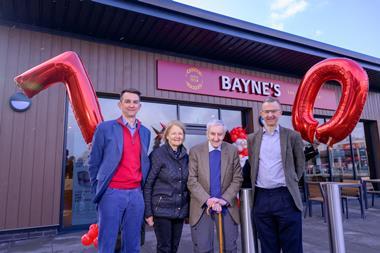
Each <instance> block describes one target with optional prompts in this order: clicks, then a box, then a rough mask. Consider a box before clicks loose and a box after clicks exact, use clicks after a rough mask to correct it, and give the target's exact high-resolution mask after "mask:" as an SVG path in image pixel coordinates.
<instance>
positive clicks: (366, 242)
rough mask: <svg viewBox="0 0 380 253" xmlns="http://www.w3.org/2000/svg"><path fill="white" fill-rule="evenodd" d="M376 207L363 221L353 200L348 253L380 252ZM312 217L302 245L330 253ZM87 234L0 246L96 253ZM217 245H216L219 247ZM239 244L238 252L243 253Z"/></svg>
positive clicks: (150, 248)
mask: <svg viewBox="0 0 380 253" xmlns="http://www.w3.org/2000/svg"><path fill="white" fill-rule="evenodd" d="M377 202H378V203H376V206H375V207H374V208H369V209H368V210H366V219H364V220H363V219H361V218H360V209H359V208H358V205H357V204H356V202H355V201H354V200H351V201H350V202H349V208H350V217H349V219H348V220H347V219H345V218H344V220H343V227H344V237H345V244H346V252H347V253H357V252H363V253H378V252H380V200H379V199H378V200H377ZM313 211H314V212H313V217H307V218H306V219H304V222H303V245H304V252H305V253H324V252H326V253H328V252H330V251H329V243H328V230H327V224H326V223H324V221H323V218H322V217H321V211H320V207H319V206H318V205H315V206H314V208H313ZM83 233H84V231H80V232H74V233H69V234H60V235H57V236H55V237H47V238H39V239H31V240H22V241H17V242H11V243H2V244H0V252H12V253H16V252H20V253H21V252H33V253H37V252H38V253H43V252H49V253H50V252H57V253H58V252H96V250H95V249H94V248H93V247H91V248H86V247H84V246H82V245H81V243H80V237H81V235H82V234H83ZM216 245H217V244H216ZM155 246H156V240H155V235H154V232H153V231H152V230H151V229H149V230H148V231H147V233H146V243H145V245H144V246H143V248H142V250H141V252H142V253H152V252H155ZM240 248H241V247H240V241H239V252H240ZM190 252H192V243H191V236H190V229H189V226H188V225H185V227H184V230H183V235H182V239H181V244H180V247H179V253H190Z"/></svg>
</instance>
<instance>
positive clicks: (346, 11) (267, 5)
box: [176, 0, 380, 58]
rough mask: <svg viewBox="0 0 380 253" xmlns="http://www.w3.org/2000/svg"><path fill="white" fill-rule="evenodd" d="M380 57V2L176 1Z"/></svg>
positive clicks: (288, 0)
mask: <svg viewBox="0 0 380 253" xmlns="http://www.w3.org/2000/svg"><path fill="white" fill-rule="evenodd" d="M176 2H180V3H183V4H187V5H191V6H194V7H197V8H200V9H204V10H207V11H211V12H215V13H219V14H223V15H226V16H229V17H233V18H237V19H241V20H245V21H248V22H250V23H254V24H258V25H262V26H265V27H269V28H273V29H276V30H280V31H283V32H287V33H290V34H294V35H298V36H302V37H305V38H308V39H312V40H316V41H320V42H324V43H327V44H330V45H333V46H337V47H341V48H344V49H348V50H351V51H354V52H358V53H362V54H366V55H369V56H373V57H377V58H380V0H176Z"/></svg>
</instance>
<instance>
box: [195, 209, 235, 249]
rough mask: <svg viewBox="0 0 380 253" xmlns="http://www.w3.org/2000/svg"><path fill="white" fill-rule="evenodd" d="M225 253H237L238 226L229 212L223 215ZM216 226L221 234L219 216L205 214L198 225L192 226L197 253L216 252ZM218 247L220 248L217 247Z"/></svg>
mask: <svg viewBox="0 0 380 253" xmlns="http://www.w3.org/2000/svg"><path fill="white" fill-rule="evenodd" d="M222 221H223V242H224V252H229V253H230V252H231V253H235V252H237V243H236V241H237V239H238V234H239V229H238V224H236V223H235V221H234V220H233V219H232V217H231V215H230V213H229V212H228V210H226V211H225V212H224V214H223V218H222ZM214 225H215V226H216V230H217V233H219V224H218V214H212V215H210V216H209V215H207V213H206V211H204V212H203V214H202V216H201V218H200V219H199V221H198V223H197V224H195V225H194V226H191V238H192V240H193V247H194V252H195V253H206V252H207V253H208V252H214ZM217 247H218V246H217Z"/></svg>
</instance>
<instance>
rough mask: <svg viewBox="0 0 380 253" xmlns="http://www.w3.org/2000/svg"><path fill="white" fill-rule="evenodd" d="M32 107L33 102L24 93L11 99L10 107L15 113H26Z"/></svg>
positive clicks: (17, 93) (19, 93)
mask: <svg viewBox="0 0 380 253" xmlns="http://www.w3.org/2000/svg"><path fill="white" fill-rule="evenodd" d="M31 105H32V100H30V98H28V97H27V96H25V94H24V93H22V92H16V93H15V94H13V95H12V96H11V97H10V98H9V106H10V107H11V108H12V110H13V111H15V112H25V111H26V110H28V109H29V108H30V106H31Z"/></svg>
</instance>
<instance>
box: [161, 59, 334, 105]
mask: <svg viewBox="0 0 380 253" xmlns="http://www.w3.org/2000/svg"><path fill="white" fill-rule="evenodd" d="M204 65H205V66H208V65H207V64H204ZM289 79H290V78H286V77H280V76H277V75H276V76H275V75H271V74H267V73H256V72H255V73H254V74H241V73H233V72H229V71H224V70H220V69H215V65H212V67H203V66H194V65H188V64H181V63H174V62H168V61H157V89H160V90H168V91H177V92H185V93H192V94H200V95H209V96H217V97H225V98H234V99H244V100H251V101H263V100H264V99H265V98H267V97H268V96H273V97H277V98H278V99H279V100H280V102H281V103H283V104H287V105H292V104H293V102H294V99H295V95H296V93H297V89H298V85H299V84H298V83H295V82H294V83H292V82H291V81H288V80H289ZM337 101H338V100H337V94H336V91H335V90H333V89H330V88H326V87H325V88H323V87H322V89H321V90H320V91H319V94H318V97H317V99H316V102H315V107H317V108H322V109H329V110H335V109H336V108H337Z"/></svg>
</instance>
